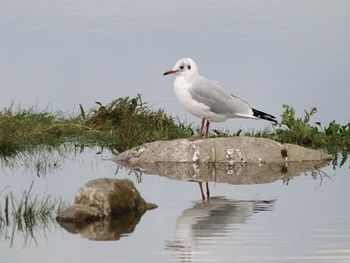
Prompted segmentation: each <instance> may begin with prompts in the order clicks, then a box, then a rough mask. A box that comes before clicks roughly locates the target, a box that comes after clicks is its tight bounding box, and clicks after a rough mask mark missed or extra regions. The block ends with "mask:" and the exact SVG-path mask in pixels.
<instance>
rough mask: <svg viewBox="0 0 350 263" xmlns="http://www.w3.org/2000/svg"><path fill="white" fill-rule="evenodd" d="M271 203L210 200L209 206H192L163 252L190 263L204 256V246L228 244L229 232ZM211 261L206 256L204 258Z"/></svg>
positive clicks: (270, 206) (271, 203) (181, 218)
mask: <svg viewBox="0 0 350 263" xmlns="http://www.w3.org/2000/svg"><path fill="white" fill-rule="evenodd" d="M274 202H275V200H265V201H259V200H254V201H239V200H230V199H226V198H224V197H212V198H211V199H210V201H209V202H202V201H198V202H194V203H193V206H192V207H191V208H189V209H186V210H184V211H183V212H182V214H181V215H180V216H179V218H178V219H177V221H176V226H175V236H174V239H173V240H171V241H169V242H167V244H166V250H169V251H172V252H174V256H175V257H176V258H178V259H180V260H181V262H193V261H196V259H197V257H198V258H201V254H204V253H206V251H205V249H203V247H204V246H205V245H210V246H211V245H212V246H214V245H215V244H216V243H223V242H229V241H230V238H231V237H230V235H229V234H230V233H231V232H232V229H234V228H238V227H239V225H240V224H244V223H245V222H246V221H247V219H248V218H249V217H251V216H252V215H253V214H254V213H258V212H261V211H270V210H272V209H273V206H274ZM205 257H206V259H207V260H209V261H210V260H211V259H210V258H208V257H210V256H209V255H205Z"/></svg>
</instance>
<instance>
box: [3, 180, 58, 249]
mask: <svg viewBox="0 0 350 263" xmlns="http://www.w3.org/2000/svg"><path fill="white" fill-rule="evenodd" d="M32 187H33V183H32V184H31V185H30V188H29V189H28V190H27V191H24V192H23V193H22V195H21V196H20V197H19V199H17V198H16V197H15V195H14V194H13V193H12V192H11V191H8V189H6V188H5V189H2V190H1V191H0V198H1V199H0V237H1V236H3V237H4V238H5V239H6V240H10V241H11V246H12V244H13V242H14V239H15V236H16V235H18V234H20V233H22V234H23V237H24V240H25V242H27V241H28V240H30V239H33V240H34V241H35V235H34V232H35V230H45V229H46V228H47V227H48V226H49V225H50V224H52V223H55V222H56V221H55V217H56V213H58V212H59V211H60V210H61V209H62V208H63V207H64V204H63V202H62V200H61V199H56V198H52V196H46V197H44V198H40V197H39V196H38V195H35V194H33V193H32Z"/></svg>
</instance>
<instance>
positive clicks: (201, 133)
mask: <svg viewBox="0 0 350 263" xmlns="http://www.w3.org/2000/svg"><path fill="white" fill-rule="evenodd" d="M204 123H205V119H204V118H202V127H201V130H200V132H199V139H202V136H203V128H204Z"/></svg>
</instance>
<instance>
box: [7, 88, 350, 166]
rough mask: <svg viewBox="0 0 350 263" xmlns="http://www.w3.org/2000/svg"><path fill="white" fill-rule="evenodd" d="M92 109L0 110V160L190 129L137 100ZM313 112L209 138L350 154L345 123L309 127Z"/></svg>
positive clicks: (120, 144)
mask: <svg viewBox="0 0 350 263" xmlns="http://www.w3.org/2000/svg"><path fill="white" fill-rule="evenodd" d="M97 105H98V106H97V108H94V109H92V110H90V111H88V112H86V111H85V110H84V108H83V107H82V106H80V114H79V115H77V116H73V117H65V116H64V115H62V114H60V113H55V114H53V113H48V112H35V111H34V110H18V111H16V112H14V111H13V110H12V109H5V110H3V111H1V112H0V155H2V156H9V155H15V154H17V153H19V152H24V151H28V150H32V149H34V148H36V147H37V146H45V147H53V148H55V147H57V146H59V145H62V144H64V143H67V142H68V143H73V144H74V145H76V146H79V145H82V146H84V145H85V146H86V145H87V146H101V147H108V148H110V149H117V150H118V151H122V150H125V149H128V148H131V147H133V146H136V145H140V144H142V143H145V142H149V141H154V140H164V139H175V138H188V137H190V136H191V135H193V128H192V127H191V125H187V124H184V123H181V122H179V121H176V120H175V119H174V118H173V117H171V116H169V115H167V114H165V113H164V111H163V110H160V109H159V110H152V109H150V107H148V106H147V104H145V103H144V102H143V101H142V99H141V97H140V96H139V95H138V96H137V97H135V98H128V97H127V98H119V99H117V100H115V101H113V102H112V103H110V104H108V105H102V104H101V103H98V102H97ZM315 113H316V109H315V108H313V109H311V110H310V111H305V115H304V117H297V116H296V114H295V110H294V109H293V108H292V107H290V106H286V105H285V106H284V110H283V113H282V114H281V117H282V119H281V122H280V123H279V124H274V125H273V126H272V127H273V128H272V129H267V130H263V131H258V132H257V131H255V132H242V131H241V130H239V131H237V132H235V133H234V134H228V133H225V132H222V131H217V130H214V131H213V132H212V134H211V137H216V136H240V135H246V136H256V137H266V138H272V139H274V140H277V141H280V142H283V143H285V142H288V143H296V144H299V145H303V146H307V147H313V148H322V149H325V150H327V151H328V152H329V153H332V154H335V153H337V152H340V153H342V154H343V157H346V156H347V155H348V153H349V152H350V123H348V124H345V125H340V124H338V123H336V122H335V121H333V122H331V123H330V124H328V125H326V126H322V125H321V124H320V123H319V122H316V123H315V124H312V123H311V121H310V118H311V117H312V115H314V114H315ZM344 160H345V159H343V160H342V161H343V162H344Z"/></svg>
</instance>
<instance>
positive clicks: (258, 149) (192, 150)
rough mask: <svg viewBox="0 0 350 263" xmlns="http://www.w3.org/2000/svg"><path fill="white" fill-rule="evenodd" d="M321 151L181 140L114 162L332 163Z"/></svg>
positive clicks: (255, 142) (267, 143) (251, 141)
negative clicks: (324, 161)
mask: <svg viewBox="0 0 350 263" xmlns="http://www.w3.org/2000/svg"><path fill="white" fill-rule="evenodd" d="M330 159H332V157H331V156H330V155H328V154H325V153H323V152H322V151H318V150H313V149H308V148H305V147H301V146H298V145H293V144H280V143H279V142H276V141H273V140H270V139H265V138H254V137H231V138H213V139H204V140H196V141H191V140H187V139H179V140H172V141H155V142H151V143H146V144H143V145H141V146H138V147H135V148H133V149H130V150H127V151H125V152H122V153H120V154H119V155H117V156H116V157H115V158H114V159H113V160H114V161H117V162H124V163H128V164H131V165H133V164H145V163H170V162H171V163H221V162H224V163H230V164H235V163H284V162H286V161H288V162H303V161H321V160H330Z"/></svg>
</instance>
